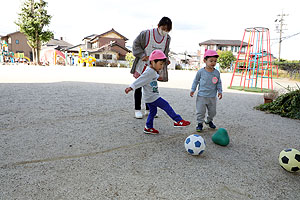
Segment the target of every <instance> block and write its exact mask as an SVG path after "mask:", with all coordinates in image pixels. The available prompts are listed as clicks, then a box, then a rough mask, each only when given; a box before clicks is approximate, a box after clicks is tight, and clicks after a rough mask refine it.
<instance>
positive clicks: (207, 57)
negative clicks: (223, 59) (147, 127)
mask: <svg viewBox="0 0 300 200" xmlns="http://www.w3.org/2000/svg"><path fill="white" fill-rule="evenodd" d="M209 58H219V56H206V57H205V58H204V60H207V59H209Z"/></svg>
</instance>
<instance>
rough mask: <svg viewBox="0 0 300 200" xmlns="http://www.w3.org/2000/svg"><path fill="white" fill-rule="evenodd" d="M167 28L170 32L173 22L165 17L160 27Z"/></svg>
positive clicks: (159, 24)
mask: <svg viewBox="0 0 300 200" xmlns="http://www.w3.org/2000/svg"><path fill="white" fill-rule="evenodd" d="M165 25H166V26H167V29H168V31H171V30H172V21H171V19H170V18H169V17H163V18H161V20H160V21H159V23H158V26H165Z"/></svg>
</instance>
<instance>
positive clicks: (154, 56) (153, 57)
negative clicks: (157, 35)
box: [149, 49, 167, 61]
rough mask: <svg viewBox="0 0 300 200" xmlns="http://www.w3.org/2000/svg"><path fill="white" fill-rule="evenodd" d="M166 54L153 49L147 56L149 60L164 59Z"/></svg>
mask: <svg viewBox="0 0 300 200" xmlns="http://www.w3.org/2000/svg"><path fill="white" fill-rule="evenodd" d="M166 58H167V57H166V55H165V54H164V52H162V51H161V50H158V49H156V50H154V51H152V53H151V55H150V57H149V60H150V61H152V60H158V59H166Z"/></svg>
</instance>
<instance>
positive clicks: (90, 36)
mask: <svg viewBox="0 0 300 200" xmlns="http://www.w3.org/2000/svg"><path fill="white" fill-rule="evenodd" d="M96 36H97V34H92V35H89V36H86V37H84V38H83V39H82V40H85V39H92V38H94V37H96Z"/></svg>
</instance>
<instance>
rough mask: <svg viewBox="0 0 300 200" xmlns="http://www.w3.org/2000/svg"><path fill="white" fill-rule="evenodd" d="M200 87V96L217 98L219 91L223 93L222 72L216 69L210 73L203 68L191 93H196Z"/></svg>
mask: <svg viewBox="0 0 300 200" xmlns="http://www.w3.org/2000/svg"><path fill="white" fill-rule="evenodd" d="M198 85H199V87H198V96H201V97H216V96H217V91H218V93H222V82H221V77H220V72H219V71H218V70H216V69H215V70H214V71H212V72H208V71H206V70H205V68H201V69H200V70H198V72H197V74H196V77H195V79H194V82H193V85H192V88H191V91H192V92H195V91H196V89H197V86H198Z"/></svg>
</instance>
